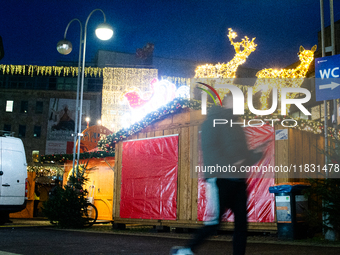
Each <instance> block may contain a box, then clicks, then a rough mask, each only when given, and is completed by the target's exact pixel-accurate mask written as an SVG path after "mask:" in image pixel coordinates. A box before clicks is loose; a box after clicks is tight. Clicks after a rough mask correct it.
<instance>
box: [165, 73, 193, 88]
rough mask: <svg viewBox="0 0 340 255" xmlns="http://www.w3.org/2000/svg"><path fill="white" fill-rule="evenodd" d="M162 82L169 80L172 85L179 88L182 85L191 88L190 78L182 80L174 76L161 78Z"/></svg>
mask: <svg viewBox="0 0 340 255" xmlns="http://www.w3.org/2000/svg"><path fill="white" fill-rule="evenodd" d="M161 79H162V80H168V81H170V82H171V83H173V84H175V85H176V86H177V87H179V86H182V85H187V86H190V78H181V77H174V76H165V75H164V76H161Z"/></svg>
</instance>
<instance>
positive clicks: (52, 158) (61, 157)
mask: <svg viewBox="0 0 340 255" xmlns="http://www.w3.org/2000/svg"><path fill="white" fill-rule="evenodd" d="M114 156H115V154H114V152H106V151H96V152H84V153H80V154H79V159H88V158H105V157H114ZM66 160H73V154H52V155H42V156H41V157H40V162H42V163H55V162H58V163H64V162H65V161H66Z"/></svg>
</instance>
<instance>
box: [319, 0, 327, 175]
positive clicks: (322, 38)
mask: <svg viewBox="0 0 340 255" xmlns="http://www.w3.org/2000/svg"><path fill="white" fill-rule="evenodd" d="M320 16H321V52H322V57H324V56H325V22H324V12H323V0H320ZM323 105H324V132H325V165H326V167H327V163H328V157H327V153H328V136H327V100H324V101H323ZM326 177H328V172H327V171H326Z"/></svg>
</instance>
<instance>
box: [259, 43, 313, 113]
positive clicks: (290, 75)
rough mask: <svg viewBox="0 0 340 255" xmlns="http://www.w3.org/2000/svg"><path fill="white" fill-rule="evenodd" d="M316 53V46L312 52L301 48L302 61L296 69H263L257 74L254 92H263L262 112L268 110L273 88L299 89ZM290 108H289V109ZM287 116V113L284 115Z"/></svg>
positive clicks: (293, 95)
mask: <svg viewBox="0 0 340 255" xmlns="http://www.w3.org/2000/svg"><path fill="white" fill-rule="evenodd" d="M315 51H316V45H314V46H313V47H312V49H311V50H305V49H304V48H303V47H302V46H300V51H299V53H298V55H299V59H300V61H301V63H300V65H298V66H297V67H296V68H295V69H281V70H277V69H272V68H269V69H263V70H261V71H259V72H257V74H256V77H257V78H258V79H257V80H256V83H255V85H254V92H253V93H256V92H259V91H260V90H262V94H261V98H260V102H261V105H262V106H261V107H262V110H264V109H268V97H269V95H270V92H271V91H272V89H273V88H277V89H280V88H299V87H300V86H301V84H302V82H303V80H304V78H305V77H306V74H307V71H308V69H309V66H310V64H311V62H312V61H313V59H314V52H315ZM296 94H297V93H291V94H288V97H289V98H294V97H295V96H296ZM288 107H289V106H287V109H289V108H288ZM284 114H286V113H284Z"/></svg>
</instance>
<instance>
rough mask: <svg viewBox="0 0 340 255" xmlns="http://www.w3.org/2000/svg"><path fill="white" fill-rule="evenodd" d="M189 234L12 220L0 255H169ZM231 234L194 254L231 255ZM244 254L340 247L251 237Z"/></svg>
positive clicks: (0, 230)
mask: <svg viewBox="0 0 340 255" xmlns="http://www.w3.org/2000/svg"><path fill="white" fill-rule="evenodd" d="M190 236H191V234H188V233H182V234H178V233H150V230H149V229H145V230H143V229H138V230H137V229H136V230H135V231H134V230H133V229H132V230H125V231H113V230H112V228H111V225H110V224H106V225H99V226H94V227H92V228H88V229H84V230H80V231H78V230H77V231H75V230H60V229H57V228H54V227H51V225H50V224H49V222H48V221H46V220H41V219H39V220H22V219H20V220H19V219H14V220H13V223H12V224H6V225H4V226H1V227H0V254H6V253H2V252H10V253H14V254H168V252H169V249H170V248H171V247H172V246H175V245H183V244H185V242H186V239H187V238H190ZM231 245H232V243H231V235H220V236H215V237H213V238H212V239H210V240H209V241H208V242H206V243H205V244H204V245H203V246H202V247H201V249H200V250H199V251H198V253H197V254H212V255H214V254H232V253H231V252H232V250H231ZM247 254H249V255H250V254H252V255H253V254H254V255H257V254H264V255H267V254H268V255H269V254H271V255H275V254H285V255H286V254H309V255H313V254H327V255H332V254H340V244H339V243H337V244H336V245H335V244H334V243H329V244H328V243H324V242H323V243H311V242H307V241H290V242H287V241H285V242H284V241H281V240H278V239H277V238H276V237H275V236H261V235H251V236H249V237H248V245H247Z"/></svg>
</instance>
